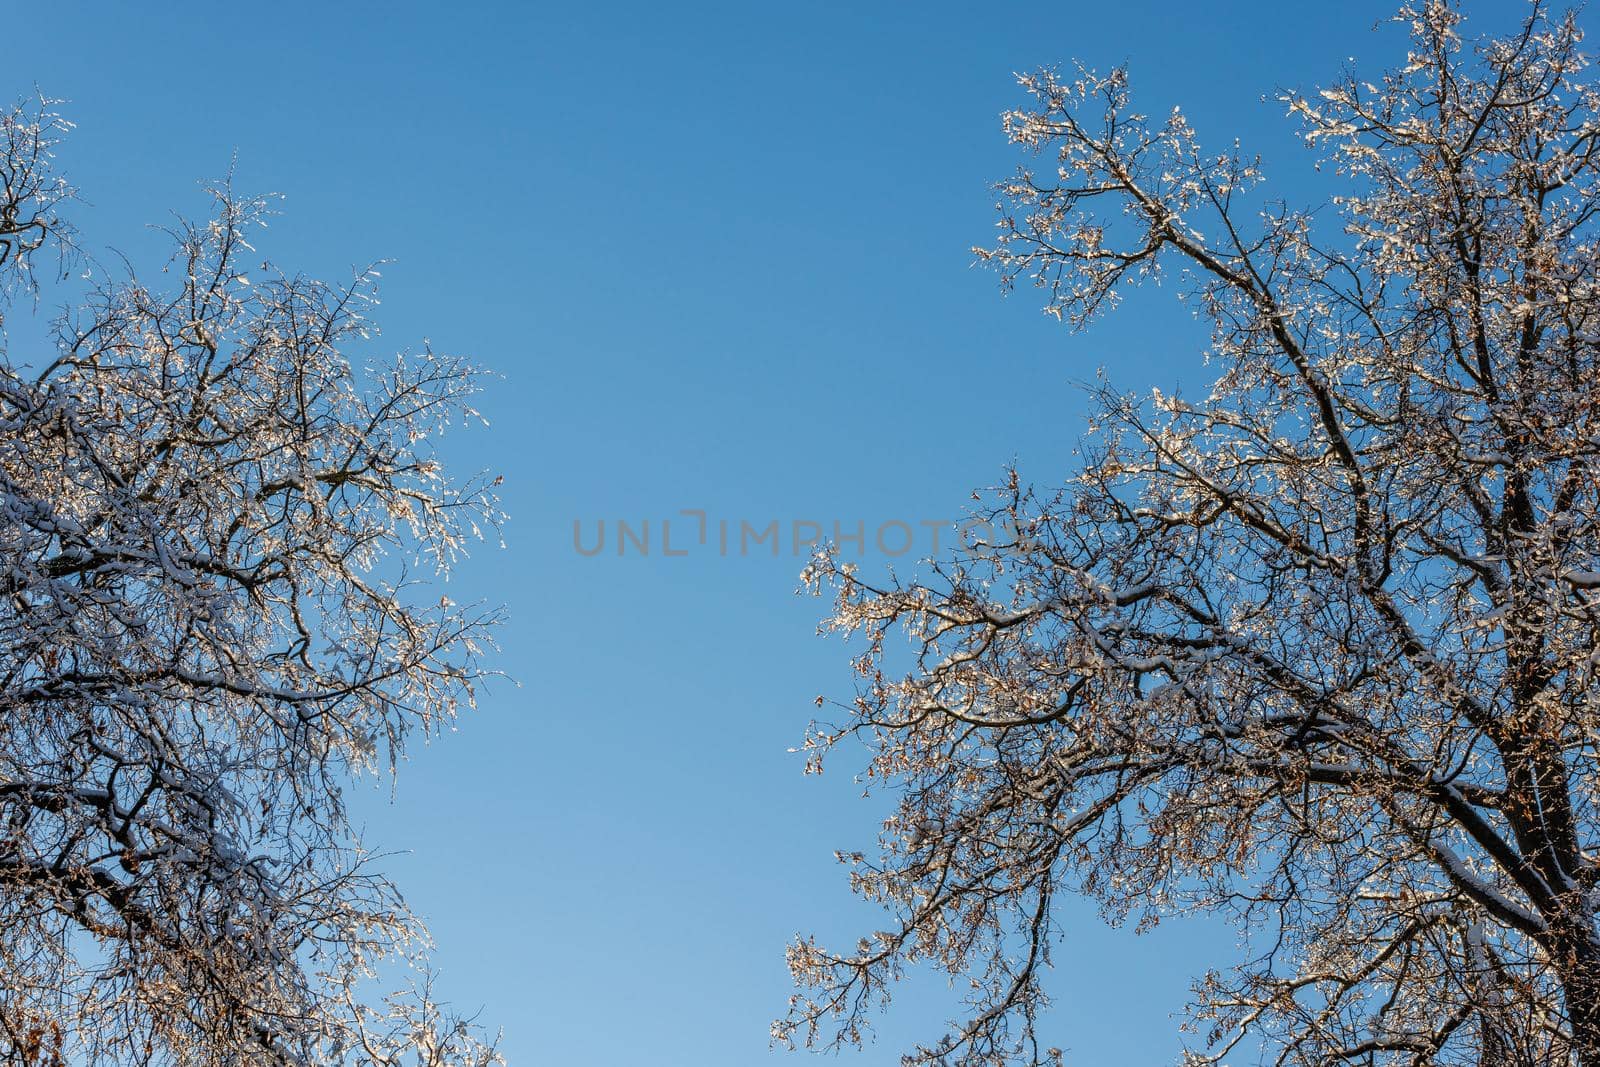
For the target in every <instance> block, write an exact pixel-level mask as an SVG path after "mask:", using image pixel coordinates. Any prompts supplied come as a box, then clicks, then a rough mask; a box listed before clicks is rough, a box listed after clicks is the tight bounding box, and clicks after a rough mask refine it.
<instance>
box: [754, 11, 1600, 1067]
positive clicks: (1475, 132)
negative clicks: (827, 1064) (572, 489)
mask: <svg viewBox="0 0 1600 1067" xmlns="http://www.w3.org/2000/svg"><path fill="white" fill-rule="evenodd" d="M1398 17H1399V20H1400V21H1401V22H1402V23H1404V24H1405V25H1406V26H1408V28H1409V33H1410V46H1409V50H1408V52H1407V53H1406V55H1405V56H1404V60H1403V62H1401V63H1399V64H1398V65H1397V66H1396V67H1395V68H1394V69H1392V70H1389V71H1387V72H1385V73H1382V74H1371V75H1368V77H1370V78H1371V79H1372V80H1370V81H1369V80H1366V79H1365V78H1363V77H1362V76H1360V75H1358V74H1357V73H1356V72H1354V71H1347V72H1346V73H1345V74H1343V75H1342V76H1340V77H1339V78H1338V79H1337V80H1336V81H1334V82H1333V83H1332V84H1331V85H1329V86H1328V87H1327V88H1325V89H1322V90H1320V91H1317V92H1312V93H1309V94H1301V93H1286V94H1284V95H1283V97H1282V99H1283V102H1284V103H1285V104H1286V105H1287V107H1288V110H1289V111H1290V112H1291V113H1292V114H1293V116H1294V117H1295V119H1296V120H1298V122H1300V123H1301V124H1302V129H1303V133H1304V138H1305V140H1306V141H1307V142H1308V143H1309V144H1310V145H1312V146H1313V147H1314V148H1315V149H1317V150H1318V151H1319V152H1320V153H1321V155H1322V158H1323V159H1324V160H1325V161H1326V167H1327V171H1326V173H1328V174H1331V175H1333V176H1335V177H1336V179H1337V180H1338V182H1339V183H1340V185H1341V187H1342V191H1341V194H1340V195H1339V196H1337V197H1336V198H1334V200H1333V202H1332V203H1331V204H1327V205H1321V206H1319V207H1316V208H1307V209H1302V208H1298V207H1296V206H1294V205H1290V204H1286V203H1282V202H1277V201H1274V200H1272V199H1270V198H1269V197H1268V195H1267V194H1268V193H1269V192H1270V187H1266V186H1264V185H1263V183H1264V181H1265V179H1264V177H1263V173H1262V168H1261V165H1260V163H1259V161H1258V160H1257V159H1256V158H1255V157H1253V156H1251V155H1249V154H1247V153H1246V152H1245V151H1244V150H1242V149H1240V148H1237V147H1234V148H1230V149H1227V150H1224V151H1222V152H1220V153H1219V152H1215V151H1209V150H1207V149H1205V148H1203V147H1202V146H1201V143H1200V141H1199V139H1198V137H1197V135H1196V133H1195V131H1194V130H1193V129H1192V128H1191V126H1190V124H1189V122H1188V121H1187V120H1186V118H1185V116H1184V115H1183V113H1182V112H1181V111H1178V110H1173V111H1172V112H1171V113H1170V114H1168V115H1165V116H1161V117H1155V118H1152V117H1148V116H1146V115H1143V114H1141V113H1139V112H1138V111H1137V110H1136V109H1135V106H1134V104H1133V102H1132V97H1131V95H1130V90H1129V82H1128V76H1127V74H1126V72H1125V71H1123V70H1114V71H1112V72H1110V73H1106V74H1096V73H1094V72H1092V71H1090V70H1088V69H1085V68H1082V67H1078V68H1074V69H1072V70H1070V71H1068V72H1054V71H1042V72H1039V73H1036V74H1032V75H1029V76H1027V77H1024V78H1023V79H1022V85H1023V88H1024V89H1025V90H1026V91H1027V93H1028V94H1029V97H1030V102H1029V104H1028V105H1027V106H1026V107H1024V108H1021V109H1019V110H1016V111H1014V112H1011V113H1010V114H1008V115H1007V116H1006V119H1005V128H1006V131H1007V133H1008V134H1009V136H1010V139H1011V140H1012V141H1013V142H1014V143H1015V144H1016V145H1018V146H1019V147H1020V148H1021V149H1023V150H1024V151H1025V152H1026V153H1028V155H1029V156H1030V157H1031V160H1032V162H1030V163H1028V164H1027V165H1026V166H1024V167H1023V168H1022V169H1021V170H1020V171H1019V172H1018V173H1017V174H1016V175H1014V176H1013V177H1011V178H1008V179H1007V180H1005V181H1004V182H1002V183H1001V184H1000V186H999V188H1000V191H1001V194H1002V200H1003V203H1002V221H1001V225H1000V234H999V239H998V242H997V243H996V244H995V245H994V246H993V247H990V248H987V249H983V250H980V256H981V257H982V258H983V259H984V260H986V261H987V262H988V263H990V264H991V265H993V266H994V267H995V268H997V269H998V270H999V272H1000V273H1001V276H1002V277H1003V279H1004V281H1005V282H1006V283H1007V284H1011V283H1013V282H1018V281H1020V282H1031V283H1033V284H1034V285H1036V286H1038V287H1039V289H1040V291H1042V293H1043V294H1044V296H1045V299H1046V301H1047V304H1046V306H1047V310H1048V311H1050V312H1051V313H1052V314H1054V315H1056V316H1058V317H1060V318H1061V319H1062V320H1064V321H1065V322H1067V323H1068V324H1070V325H1071V326H1073V327H1080V328H1081V327H1083V326H1086V325H1088V324H1089V323H1090V322H1091V321H1092V320H1094V319H1095V318H1096V316H1098V315H1100V314H1102V313H1105V312H1107V311H1108V310H1110V309H1112V308H1113V307H1114V305H1115V304H1116V302H1117V298H1118V295H1119V293H1120V292H1121V291H1122V290H1123V289H1124V288H1125V287H1126V286H1128V285H1132V284H1137V283H1139V282H1141V281H1147V280H1150V279H1153V278H1156V277H1158V276H1166V277H1167V278H1168V279H1175V280H1177V281H1178V282H1179V284H1180V286H1181V290H1182V292H1184V294H1185V296H1186V299H1187V300H1188V301H1190V302H1191V304H1192V306H1193V307H1194V308H1195V309H1196V311H1197V312H1198V313H1199V314H1200V315H1201V316H1202V318H1203V319H1204V320H1205V321H1206V322H1208V323H1209V325H1210V328H1211V337H1212V340H1211V345H1210V350H1209V353H1208V355H1209V360H1210V365H1211V366H1212V367H1213V368H1214V369H1215V374H1216V377H1215V382H1214V385H1213V386H1212V387H1211V389H1210V391H1209V392H1207V393H1205V394H1203V395H1199V396H1182V395H1173V394H1170V393H1163V392H1151V393H1148V394H1146V395H1134V394H1127V393H1124V392H1120V391H1118V390H1116V389H1114V388H1112V387H1111V386H1110V385H1103V386H1101V387H1099V389H1098V392H1097V394H1096V396H1095V415H1094V419H1093V424H1092V426H1091V427H1090V430H1089V435H1088V436H1087V438H1086V439H1085V443H1084V445H1083V448H1082V455H1083V458H1084V462H1083V464H1082V469H1081V470H1079V471H1077V472H1076V473H1075V474H1074V476H1073V477H1072V478H1071V479H1070V480H1069V481H1068V482H1067V483H1066V484H1065V485H1064V486H1063V487H1062V488H1060V489H1058V490H1053V491H1045V490H1038V489H1034V488H1031V487H1029V486H1028V485H1027V484H1026V483H1025V482H1024V481H1023V480H1022V479H1021V478H1020V477H1019V476H1018V475H1016V474H1012V475H1011V476H1010V479H1009V481H1008V482H1007V483H1006V484H1003V485H1001V486H1000V487H998V488H997V489H995V490H993V491H991V492H990V493H989V495H988V496H987V497H985V501H986V503H985V504H984V512H983V514H984V515H985V516H986V517H987V518H989V519H991V520H993V528H994V529H996V530H1001V531H1015V533H1016V536H1015V537H1013V538H1010V539H1008V540H1003V541H1002V540H998V539H997V540H991V541H989V542H986V543H977V544H969V545H966V546H963V547H962V548H961V549H960V550H958V551H956V552H954V553H952V554H949V555H947V556H946V557H944V558H941V559H938V560H935V561H932V562H931V563H930V564H929V567H928V570H927V572H926V577H925V578H923V579H921V580H915V581H908V580H897V579H893V578H891V579H888V580H884V581H876V580H869V579H868V578H867V577H865V576H863V575H862V574H861V573H860V572H859V571H858V570H857V569H855V568H854V567H853V566H852V565H849V564H846V563H843V562H841V561H839V560H838V559H836V558H834V557H833V556H831V555H829V554H827V553H824V554H823V555H822V556H820V557H819V559H818V560H817V561H816V563H815V565H814V566H813V567H812V569H811V570H810V572H809V574H808V578H809V580H810V582H811V583H812V585H813V587H814V588H816V589H818V590H821V589H823V588H830V589H832V590H833V592H834V595H835V596H836V602H835V610H834V613H833V615H832V617H831V620H830V622H829V624H828V625H829V627H830V628H832V629H835V630H840V631H844V632H846V633H849V634H853V635H856V637H857V638H858V639H861V640H862V641H863V653H862V655H861V656H860V658H859V659H858V660H857V663H856V666H857V669H858V671H859V674H860V685H859V687H858V693H857V696H856V698H855V700H854V701H853V702H852V703H850V704H847V705H843V710H844V712H845V714H844V715H843V717H842V719H841V721H839V722H837V723H823V724H819V725H818V726H817V727H816V728H815V730H814V732H813V735H812V736H811V739H810V741H809V747H810V749H811V750H812V754H813V757H814V758H815V759H816V760H819V761H820V760H821V759H822V758H823V757H824V756H825V755H826V754H827V753H828V752H829V750H830V748H832V747H834V746H836V745H838V744H839V743H840V742H841V741H842V740H844V739H846V738H852V737H854V738H859V739H862V740H864V741H865V742H866V744H867V745H868V746H869V749H870V751H871V753H872V755H871V762H870V766H869V768H868V771H867V773H868V775H869V776H870V777H871V779H872V780H874V781H876V782H880V783H885V784H887V786H888V787H890V788H892V789H893V790H894V792H895V795H896V797H897V798H898V801H899V802H898V808H897V810H896V812H895V813H894V814H893V815H892V816H891V817H890V818H889V819H888V821H887V822H886V823H885V825H884V828H883V833H882V835H881V838H880V845H881V847H880V849H879V850H878V852H877V854H875V855H872V856H863V855H856V856H853V857H847V858H848V859H849V860H850V861H851V863H852V868H853V870H852V875H851V877H852V883H853V885H854V887H855V889H856V891H857V892H859V893H860V894H861V895H863V896H865V897H867V898H869V899H871V900H875V901H879V902H881V903H882V904H883V905H884V906H885V907H886V908H887V909H888V911H889V912H890V914H891V915H892V917H893V922H892V924H891V925H890V926H889V928H888V929H886V930H883V931H880V932H877V933H874V934H871V935H869V936H868V937H865V938H863V939H862V940H861V941H860V943H859V944H857V945H854V946H850V947H848V948H846V949H845V950H843V951H837V950H831V949H829V948H826V947H824V946H822V945H819V944H818V943H816V942H815V941H814V940H812V939H809V938H803V939H801V940H799V941H798V942H797V943H795V944H794V945H793V946H792V948H791V949H790V956H789V959H790V965H791V968H792V970H793V972H794V974H795V977H796V979H797V981H798V983H799V984H800V986H801V992H800V993H798V994H797V995H796V997H795V998H794V1000H793V1002H792V1007H791V1011H790V1013H789V1015H788V1016H787V1017H786V1018H785V1019H783V1020H780V1022H779V1023H778V1024H777V1025H776V1028H775V1032H776V1034H777V1035H778V1036H779V1037H780V1038H784V1039H788V1040H791V1041H797V1042H802V1041H803V1042H811V1043H818V1044H830V1043H837V1042H850V1041H858V1040H860V1037H861V1033H862V1029H863V1027H864V1026H865V1025H866V1024H867V1022H868V1021H869V1018H870V1014H871V1013H872V1012H873V1011H875V1010H876V1009H877V1008H878V1007H879V1006H880V1005H882V1004H883V1003H884V1002H886V1001H887V999H888V997H889V994H890V991H891V987H892V984H893V982H894V981H895V980H896V979H898V978H900V977H901V976H902V975H903V974H904V973H905V972H906V971H907V970H908V968H911V967H913V966H915V965H918V964H925V965H931V966H932V967H934V968H936V969H941V970H943V971H946V972H948V973H949V974H950V975H952V976H957V979H958V984H959V985H960V987H961V988H963V989H966V990H967V991H968V995H967V1001H968V1003H967V1008H968V1010H967V1013H966V1014H965V1016H964V1017H963V1018H961V1019H959V1020H957V1021H956V1022H955V1023H954V1024H953V1025H952V1027H951V1029H950V1031H949V1032H948V1033H947V1034H945V1035H944V1036H942V1037H937V1038H931V1039H930V1040H929V1041H928V1042H927V1043H926V1044H925V1045H923V1046H922V1047H921V1048H919V1049H917V1050H916V1051H914V1052H912V1053H911V1054H909V1055H908V1056H907V1062H908V1063H917V1064H960V1065H964V1067H977V1065H980V1064H982V1065H1000V1064H1016V1063H1038V1062H1053V1061H1054V1060H1056V1059H1057V1058H1058V1057H1059V1056H1060V1053H1059V1052H1058V1051H1057V1050H1055V1049H1052V1048H1050V1047H1047V1046H1048V1044H1049V1043H1048V1042H1047V1041H1045V1040H1044V1039H1043V1032H1044V1031H1045V1030H1046V1029H1047V1027H1046V1026H1045V1024H1044V1016H1042V1014H1041V1010H1042V1008H1043V1007H1044V1005H1045V1003H1046V995H1045V988H1044V984H1043V981H1042V975H1043V972H1044V970H1045V969H1046V967H1047V965H1048V963H1049V961H1050V959H1051V954H1052V951H1053V948H1054V946H1055V944H1056V942H1057V940H1058V938H1059V936H1060V935H1061V932H1062V931H1061V929H1060V921H1059V918H1058V916H1057V907H1056V905H1057V902H1058V901H1059V900H1060V899H1061V898H1062V897H1063V895H1065V894H1087V895H1089V896H1091V897H1094V898H1096V899H1098V900H1099V901H1100V902H1101V904H1102V906H1103V908H1104V910H1105V912H1106V913H1107V914H1108V915H1109V916H1110V917H1111V918H1112V919H1113V920H1119V921H1120V920H1122V919H1131V920H1134V921H1136V922H1137V923H1140V924H1151V923H1155V922H1157V921H1159V920H1161V919H1163V918H1165V917H1167V916H1170V915H1172V914H1174V913H1180V912H1184V911H1189V910H1194V909H1200V910H1204V911H1210V912H1216V913H1220V914H1223V915H1226V916H1228V917H1231V918H1232V919H1233V920H1235V921H1236V922H1237V923H1238V925H1239V927H1240V928H1241V930H1242V931H1244V933H1245V934H1246V935H1247V938H1246V941H1245V942H1244V944H1245V946H1246V947H1245V949H1244V950H1243V951H1242V953H1241V956H1240V958H1239V959H1237V960H1235V961H1222V962H1224V963H1228V964H1229V965H1228V966H1219V967H1218V969H1216V970H1213V971H1211V972H1209V973H1206V974H1204V975H1200V976H1197V979H1196V982H1195V985H1194V999H1193V1005H1192V1012H1191V1017H1190V1020H1189V1027H1188V1029H1189V1032H1190V1038H1189V1044H1190V1051H1189V1052H1188V1053H1187V1054H1186V1055H1187V1062H1189V1063H1191V1064H1195V1065H1199V1064H1212V1063H1222V1062H1230V1063H1239V1062H1247V1061H1252V1060H1254V1059H1259V1060H1260V1061H1261V1062H1265V1063H1272V1064H1283V1065H1307V1067H1309V1065H1313V1064H1316V1065H1327V1064H1334V1063H1351V1064H1356V1063H1359V1064H1461V1065H1468V1064H1470V1065H1490V1064H1494V1065H1500V1064H1518V1065H1529V1067H1531V1065H1535V1064H1568V1065H1584V1067H1596V1065H1600V929H1597V926H1596V907H1597V904H1600V900H1597V897H1596V891H1597V888H1600V851H1597V850H1600V807H1597V804H1600V776H1597V774H1596V760H1597V758H1600V678H1597V674H1596V670H1597V663H1600V601H1597V599H1596V597H1597V590H1600V480H1597V478H1596V469H1597V461H1600V376H1597V375H1600V289H1597V268H1600V244H1597V240H1600V225H1597V212H1600V90H1597V87H1596V84H1595V81H1594V78H1593V77H1592V74H1591V72H1590V69H1589V65H1588V62H1587V60H1586V59H1585V58H1584V56H1583V54H1582V53H1581V51H1580V37H1581V34H1580V31H1579V27H1578V24H1577V20H1576V18H1575V17H1574V16H1572V15H1554V14H1551V13H1549V12H1547V11H1545V10H1544V9H1543V8H1542V7H1541V6H1537V5H1535V6H1532V7H1530V8H1528V9H1527V18H1526V21H1525V23H1524V24H1523V25H1522V26H1521V28H1520V30H1519V31H1517V32H1515V33H1512V34H1509V35H1506V36H1501V37H1492V38H1476V37H1474V36H1472V35H1471V34H1470V33H1469V32H1468V31H1467V29H1466V28H1465V27H1464V26H1463V19H1462V14H1461V12H1459V11H1458V10H1457V9H1456V8H1455V7H1454V6H1453V5H1449V4H1444V3H1436V2H1430V3H1427V4H1426V5H1425V6H1418V7H1414V8H1413V7H1407V8H1405V9H1402V11H1401V12H1400V14H1399V16H1398ZM902 635H903V637H902ZM904 640H909V649H906V646H905V644H904V643H903V641H904ZM902 650H905V651H906V652H908V653H909V656H910V659H911V661H912V665H911V666H910V668H909V669H902V668H901V667H900V666H899V665H898V664H899V662H900V661H901V659H903V658H904V656H903V653H902ZM853 750H854V749H851V751H853ZM1075 965H1076V964H1075ZM1063 1043H1067V1042H1063Z"/></svg>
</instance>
